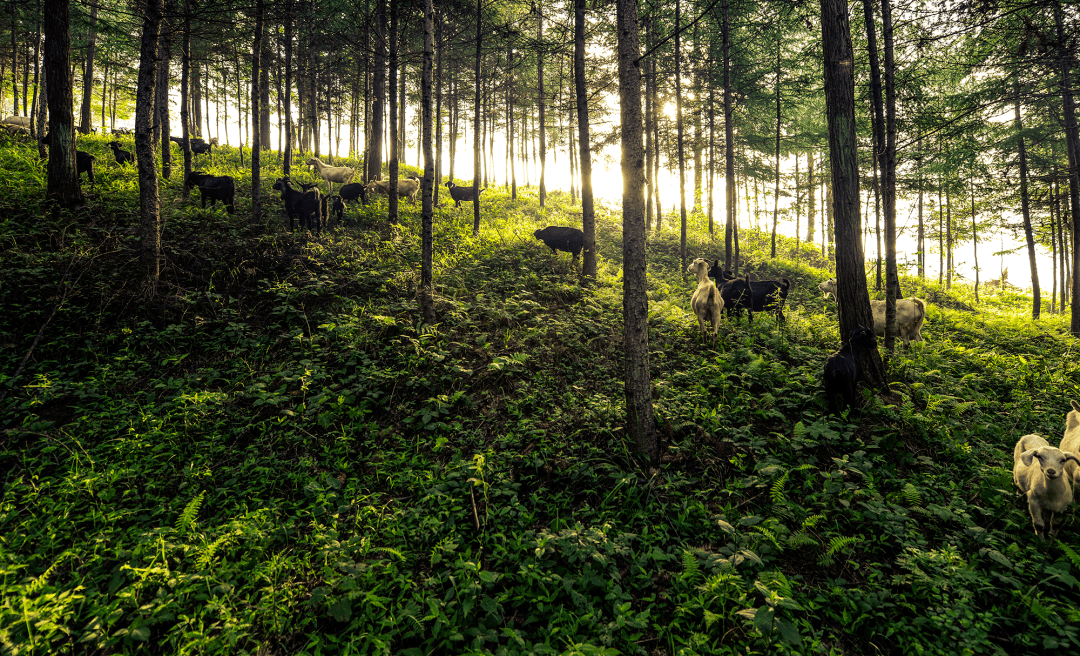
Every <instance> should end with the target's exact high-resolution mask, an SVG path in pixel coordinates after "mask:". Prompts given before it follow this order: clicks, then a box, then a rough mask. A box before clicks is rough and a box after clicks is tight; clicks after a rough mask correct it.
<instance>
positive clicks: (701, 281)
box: [686, 257, 724, 344]
mask: <svg viewBox="0 0 1080 656" xmlns="http://www.w3.org/2000/svg"><path fill="white" fill-rule="evenodd" d="M686 272H687V273H693V274H695V275H697V279H698V284H697V289H695V290H694V294H693V296H691V297H690V307H691V308H693V310H694V314H695V315H697V321H698V328H700V329H701V340H702V342H704V341H705V340H707V339H708V335H709V334H708V332H707V331H706V329H705V322H706V321H709V322H710V323H711V324H712V329H713V330H712V333H713V334H712V341H713V344H715V343H716V338H717V333H718V332H719V331H720V315H721V311H722V310H723V309H724V299H723V298H722V297H721V296H720V290H718V289H717V288H716V285H714V284H713V281H712V280H709V263H708V262H707V261H705V260H703V259H701V258H700V257H699V258H697V259H696V260H694V261H693V262H691V263H690V266H688V267H686Z"/></svg>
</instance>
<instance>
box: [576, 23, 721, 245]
mask: <svg viewBox="0 0 1080 656" xmlns="http://www.w3.org/2000/svg"><path fill="white" fill-rule="evenodd" d="M575 30H576V27H575ZM652 30H653V19H652V17H648V18H646V19H645V49H646V51H648V50H651V49H652ZM574 34H575V38H574V43H575V47H577V46H576V44H577V32H576V31H575V33H574ZM584 40H585V39H584V30H582V42H584ZM654 58H655V57H654V56H650V57H649V60H648V62H646V64H645V72H644V76H643V80H644V82H645V179H646V180H648V179H649V178H650V177H652V174H653V173H652V170H653V143H652V142H653V102H652V101H653V84H655V81H654V80H653V76H652V75H651V74H650V71H652V61H653V59H654ZM575 66H576V64H575ZM575 72H576V68H575ZM709 89H710V91H711V90H712V87H711V86H710V87H709ZM578 102H579V103H580V102H581V100H580V99H579V100H578ZM655 188H656V181H655V180H652V181H650V184H647V185H646V186H645V232H649V230H651V229H652V218H653V203H652V199H653V192H654V190H655ZM709 232H710V234H711V233H712V231H711V230H710V231H709Z"/></svg>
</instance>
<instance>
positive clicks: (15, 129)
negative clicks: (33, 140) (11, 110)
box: [0, 125, 30, 137]
mask: <svg viewBox="0 0 1080 656" xmlns="http://www.w3.org/2000/svg"><path fill="white" fill-rule="evenodd" d="M0 127H3V128H4V131H5V132H7V133H8V134H10V135H12V136H18V137H29V136H30V128H28V127H24V126H22V125H2V126H0Z"/></svg>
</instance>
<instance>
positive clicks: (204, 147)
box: [169, 137, 217, 155]
mask: <svg viewBox="0 0 1080 656" xmlns="http://www.w3.org/2000/svg"><path fill="white" fill-rule="evenodd" d="M169 141H173V142H175V143H176V144H177V145H179V146H181V147H182V146H183V145H184V138H183V137H169ZM189 141H190V142H191V152H192V153H194V154H196V155H205V154H206V153H211V154H213V152H212V151H213V149H214V144H215V143H217V139H211V140H210V142H209V143H207V142H206V141H203V140H202V139H200V138H199V137H191V139H189Z"/></svg>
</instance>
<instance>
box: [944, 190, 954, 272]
mask: <svg viewBox="0 0 1080 656" xmlns="http://www.w3.org/2000/svg"><path fill="white" fill-rule="evenodd" d="M951 191H952V190H951V189H949V187H948V185H946V186H945V254H946V259H945V289H946V290H948V289H952V274H953V258H952V255H953V231H952V198H951V197H950V194H951Z"/></svg>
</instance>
